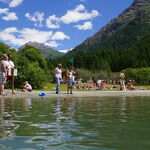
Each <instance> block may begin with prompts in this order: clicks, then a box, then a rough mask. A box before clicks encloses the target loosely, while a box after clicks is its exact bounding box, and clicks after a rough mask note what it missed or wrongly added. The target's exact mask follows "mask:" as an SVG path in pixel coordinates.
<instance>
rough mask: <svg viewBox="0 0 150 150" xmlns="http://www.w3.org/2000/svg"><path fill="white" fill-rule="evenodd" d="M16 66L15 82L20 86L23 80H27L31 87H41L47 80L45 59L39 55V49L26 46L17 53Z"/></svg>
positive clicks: (47, 73)
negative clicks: (16, 75)
mask: <svg viewBox="0 0 150 150" xmlns="http://www.w3.org/2000/svg"><path fill="white" fill-rule="evenodd" d="M16 57H17V59H16V68H17V69H18V77H16V80H15V83H16V85H17V86H19V87H21V86H22V85H23V83H24V81H26V80H27V81H29V83H30V84H31V85H32V86H33V88H42V87H43V83H45V82H47V81H48V78H49V72H48V69H47V63H46V60H45V59H44V58H43V57H42V56H41V54H40V51H39V49H37V48H34V47H32V46H26V47H25V48H23V49H22V50H21V51H19V52H18V53H17V56H16Z"/></svg>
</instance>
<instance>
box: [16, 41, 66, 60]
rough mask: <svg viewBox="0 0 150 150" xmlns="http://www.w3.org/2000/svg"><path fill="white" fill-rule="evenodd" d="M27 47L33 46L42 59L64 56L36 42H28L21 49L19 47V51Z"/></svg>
mask: <svg viewBox="0 0 150 150" xmlns="http://www.w3.org/2000/svg"><path fill="white" fill-rule="evenodd" d="M27 45H30V46H33V47H35V48H38V49H39V50H40V52H41V55H42V56H43V57H45V58H48V57H50V58H56V57H59V56H63V55H64V53H61V52H59V51H57V50H54V49H52V48H51V47H49V46H46V45H44V44H41V43H38V42H28V43H26V44H25V45H23V46H22V47H20V48H19V50H21V49H22V48H24V47H25V46H27Z"/></svg>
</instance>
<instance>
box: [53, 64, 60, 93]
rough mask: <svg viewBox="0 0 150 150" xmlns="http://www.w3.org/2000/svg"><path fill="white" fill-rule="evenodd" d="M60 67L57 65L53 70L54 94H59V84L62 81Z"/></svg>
mask: <svg viewBox="0 0 150 150" xmlns="http://www.w3.org/2000/svg"><path fill="white" fill-rule="evenodd" d="M61 68H62V65H61V64H58V65H57V67H56V68H55V70H54V71H53V74H54V77H55V82H56V94H59V93H60V82H61V80H62V70H61Z"/></svg>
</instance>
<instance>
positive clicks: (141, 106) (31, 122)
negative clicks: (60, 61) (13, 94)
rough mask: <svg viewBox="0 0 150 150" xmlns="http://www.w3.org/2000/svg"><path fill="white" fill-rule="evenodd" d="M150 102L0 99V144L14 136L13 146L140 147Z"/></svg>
mask: <svg viewBox="0 0 150 150" xmlns="http://www.w3.org/2000/svg"><path fill="white" fill-rule="evenodd" d="M149 107H150V98H148V97H147V98H141V97H139V98H134V97H133V98H132V97H130V98H128V97H120V98H118V97H109V98H107V97H106V98H82V99H71V98H60V97H59V98H57V99H45V97H41V98H39V99H31V98H24V99H0V138H1V140H0V149H2V147H6V149H8V147H10V145H11V144H12V142H14V143H15V142H17V143H18V145H13V146H12V147H13V148H12V149H20V148H21V146H24V148H27V149H29V148H32V149H77V147H78V148H79V149H94V150H95V149H101V148H102V149H108V150H110V149H120V148H121V149H122V147H125V148H124V149H130V147H132V146H134V147H136V146H137V145H138V146H139V147H142V150H143V149H146V147H148V146H150V143H149V138H150V131H149V126H150V118H149V115H150V109H149ZM4 137H5V138H4ZM6 137H7V138H6ZM133 139H134V141H133ZM131 141H132V142H131ZM142 141H143V142H142ZM126 143H128V144H126ZM135 143H138V144H135ZM128 146H129V147H128Z"/></svg>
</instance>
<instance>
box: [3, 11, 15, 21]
mask: <svg viewBox="0 0 150 150" xmlns="http://www.w3.org/2000/svg"><path fill="white" fill-rule="evenodd" d="M2 19H3V20H5V21H10V20H11V21H12V20H18V17H17V16H16V13H14V12H7V13H6V16H4V17H2Z"/></svg>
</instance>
